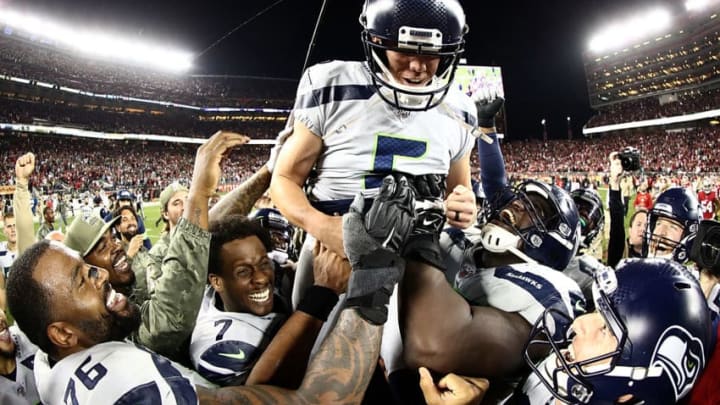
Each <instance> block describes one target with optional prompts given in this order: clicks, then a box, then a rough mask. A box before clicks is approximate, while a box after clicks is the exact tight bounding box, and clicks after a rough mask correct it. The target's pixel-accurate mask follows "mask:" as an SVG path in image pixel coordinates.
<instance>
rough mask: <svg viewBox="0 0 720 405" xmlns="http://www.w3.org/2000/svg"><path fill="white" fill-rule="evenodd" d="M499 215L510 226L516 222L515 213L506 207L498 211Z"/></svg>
mask: <svg viewBox="0 0 720 405" xmlns="http://www.w3.org/2000/svg"><path fill="white" fill-rule="evenodd" d="M500 217H501V218H503V219H505V220H506V221H507V222H508V223H509V224H510V225H512V226H515V225H516V224H517V219H516V218H515V214H514V213H513V212H512V211H511V210H510V209H508V208H505V209H504V210H502V211H500Z"/></svg>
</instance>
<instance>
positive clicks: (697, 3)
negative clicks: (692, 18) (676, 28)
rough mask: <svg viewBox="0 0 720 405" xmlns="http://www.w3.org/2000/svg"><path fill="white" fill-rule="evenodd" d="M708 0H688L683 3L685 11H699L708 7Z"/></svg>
mask: <svg viewBox="0 0 720 405" xmlns="http://www.w3.org/2000/svg"><path fill="white" fill-rule="evenodd" d="M709 3H710V1H709V0H688V1H686V2H685V9H686V10H687V11H700V10H702V9H704V8H705V7H707V6H708V4H709Z"/></svg>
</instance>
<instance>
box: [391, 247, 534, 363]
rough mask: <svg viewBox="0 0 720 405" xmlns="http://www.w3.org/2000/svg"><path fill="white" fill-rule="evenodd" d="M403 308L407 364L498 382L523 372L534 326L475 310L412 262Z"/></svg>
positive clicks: (437, 274)
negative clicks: (490, 378)
mask: <svg viewBox="0 0 720 405" xmlns="http://www.w3.org/2000/svg"><path fill="white" fill-rule="evenodd" d="M401 292H402V295H401V297H402V301H401V305H400V311H401V313H400V319H401V330H402V331H403V342H404V356H405V362H406V363H407V365H408V366H409V367H420V366H425V367H428V368H430V369H433V370H435V371H437V372H439V373H443V374H444V373H450V372H455V373H458V374H463V375H470V376H482V377H497V376H506V375H508V374H511V373H513V372H516V371H518V370H519V369H521V368H522V367H523V366H524V364H525V362H524V360H523V358H522V353H523V348H524V347H525V342H526V340H527V337H528V335H529V334H530V324H529V323H528V322H527V321H525V319H524V318H522V317H521V316H520V315H518V314H515V313H508V312H504V311H501V310H498V309H496V308H492V307H481V306H471V305H470V304H468V302H467V301H465V299H464V298H463V297H461V296H460V294H458V293H457V292H455V290H453V289H452V287H451V286H450V284H448V282H447V280H446V279H445V275H444V274H443V273H442V272H441V271H439V270H438V269H436V268H434V267H432V266H430V265H427V264H424V263H420V262H416V261H410V262H408V264H407V266H406V267H405V276H404V278H403V283H402V290H401Z"/></svg>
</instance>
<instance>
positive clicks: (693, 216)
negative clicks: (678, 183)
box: [642, 187, 701, 263]
mask: <svg viewBox="0 0 720 405" xmlns="http://www.w3.org/2000/svg"><path fill="white" fill-rule="evenodd" d="M700 215H701V214H700V204H699V203H698V199H697V196H696V195H695V193H693V192H691V191H690V190H688V189H685V188H682V187H673V188H669V189H667V190H665V191H663V192H662V193H661V194H660V195H659V196H658V198H657V200H656V201H655V204H654V205H653V207H652V209H651V210H650V212H649V213H648V219H647V225H646V227H645V233H644V236H643V246H642V255H643V257H665V258H672V259H673V260H675V261H677V262H679V263H685V262H687V260H688V258H689V257H690V249H691V248H692V244H693V240H694V239H695V234H696V233H697V230H698V224H699V222H700ZM663 218H664V219H666V220H667V219H669V220H672V221H675V222H676V223H677V224H678V225H679V226H681V227H682V228H683V232H682V236H681V237H680V238H678V239H677V240H674V239H671V238H667V237H664V236H663V235H656V234H655V233H656V228H657V224H658V221H659V220H661V219H663ZM665 251H667V252H668V253H665Z"/></svg>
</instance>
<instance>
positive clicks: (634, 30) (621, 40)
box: [589, 8, 672, 53]
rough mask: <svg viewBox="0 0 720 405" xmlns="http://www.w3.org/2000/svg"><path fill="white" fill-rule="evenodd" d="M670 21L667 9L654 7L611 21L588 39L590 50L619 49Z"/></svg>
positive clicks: (664, 26) (667, 25)
mask: <svg viewBox="0 0 720 405" xmlns="http://www.w3.org/2000/svg"><path fill="white" fill-rule="evenodd" d="M671 22H672V17H671V16H670V12H669V11H668V10H665V9H663V8H655V9H652V10H650V11H647V12H644V13H642V14H638V15H636V16H634V17H631V18H628V19H627V20H625V21H622V22H617V23H612V24H610V25H609V26H608V27H607V28H605V29H603V30H600V32H599V33H598V34H596V35H594V36H593V37H592V38H591V39H590V43H589V48H590V51H592V52H595V53H600V52H604V51H608V50H612V49H620V48H622V47H623V46H625V45H628V44H629V43H632V42H633V41H638V40H642V39H644V38H647V37H649V36H651V35H652V34H656V33H658V32H661V31H663V30H665V29H667V28H668V27H669V26H670V23H671Z"/></svg>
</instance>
